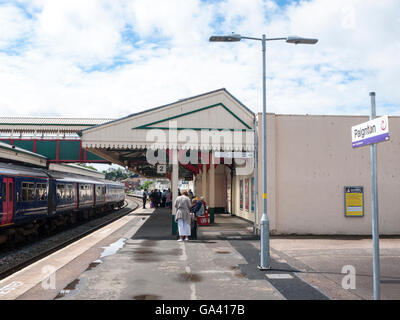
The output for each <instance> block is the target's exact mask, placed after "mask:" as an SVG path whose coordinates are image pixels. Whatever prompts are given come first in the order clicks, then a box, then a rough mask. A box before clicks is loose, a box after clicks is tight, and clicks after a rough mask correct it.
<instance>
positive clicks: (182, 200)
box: [174, 191, 192, 241]
mask: <svg viewBox="0 0 400 320" xmlns="http://www.w3.org/2000/svg"><path fill="white" fill-rule="evenodd" d="M174 206H175V208H176V214H175V221H176V223H177V224H178V232H179V239H178V241H183V237H185V240H186V241H187V240H189V236H190V229H191V219H192V217H191V215H190V208H191V206H192V204H191V202H190V199H189V195H188V192H187V191H183V193H182V195H181V196H179V197H177V198H176V200H175V204H174Z"/></svg>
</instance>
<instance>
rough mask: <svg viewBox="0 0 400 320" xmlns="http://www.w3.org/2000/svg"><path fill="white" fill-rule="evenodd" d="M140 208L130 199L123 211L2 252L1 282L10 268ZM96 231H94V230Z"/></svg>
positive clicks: (0, 263)
mask: <svg viewBox="0 0 400 320" xmlns="http://www.w3.org/2000/svg"><path fill="white" fill-rule="evenodd" d="M138 207H139V202H136V201H135V200H134V199H129V201H128V205H127V206H126V207H125V208H122V209H121V210H114V211H113V212H110V213H108V214H106V215H104V216H102V217H99V218H95V219H92V220H89V221H86V222H83V223H81V224H79V225H77V226H72V227H70V228H69V229H66V230H63V231H60V232H58V233H57V234H55V235H51V236H49V237H45V238H42V239H38V240H36V241H35V242H33V243H32V244H27V245H24V246H23V247H21V248H17V249H14V250H12V251H7V252H0V280H1V279H3V278H4V277H6V276H8V275H5V276H4V275H1V274H2V273H4V272H6V271H7V270H9V269H10V268H13V267H17V266H18V265H20V264H22V263H24V262H25V261H27V260H28V259H32V258H34V257H36V256H39V255H40V254H42V253H44V252H46V251H48V250H49V249H51V248H54V247H57V246H59V245H61V244H63V243H66V242H67V241H70V240H71V239H76V240H78V239H77V238H79V237H80V236H82V235H86V233H87V232H88V231H90V230H92V229H94V228H96V227H98V226H100V225H103V224H106V223H111V222H112V221H115V220H116V219H118V218H121V217H123V216H124V215H126V214H128V213H130V212H131V211H133V210H135V209H137V208H138ZM93 231H94V230H93Z"/></svg>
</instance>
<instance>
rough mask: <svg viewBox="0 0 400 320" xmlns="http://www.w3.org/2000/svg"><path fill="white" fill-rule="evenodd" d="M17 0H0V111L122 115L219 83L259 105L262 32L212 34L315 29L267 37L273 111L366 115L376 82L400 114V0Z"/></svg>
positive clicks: (381, 98)
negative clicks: (227, 38)
mask: <svg viewBox="0 0 400 320" xmlns="http://www.w3.org/2000/svg"><path fill="white" fill-rule="evenodd" d="M17 4H18V6H13V5H11V4H7V5H2V4H0V19H1V21H2V25H4V28H3V29H2V30H3V31H0V86H1V88H2V94H1V95H0V116H11V115H15V116H17V115H19V116H28V115H42V116H54V115H58V116H65V117H67V116H68V117H84V116H93V117H121V116H124V115H127V114H130V113H134V112H138V111H141V110H144V109H146V108H150V107H154V106H158V105H162V104H166V103H170V102H173V101H176V100H177V99H181V98H186V97H189V96H192V95H197V94H200V93H203V92H206V91H211V90H215V89H217V88H221V87H225V88H227V89H228V90H229V91H230V92H231V93H232V94H233V95H235V96H236V97H237V98H238V99H239V100H241V101H242V102H243V103H244V104H246V105H247V106H248V107H249V108H251V109H253V110H254V111H261V97H262V94H261V76H262V73H261V46H260V43H258V42H255V41H242V42H239V43H226V44H222V43H209V42H208V37H209V36H210V35H212V34H216V33H222V32H223V33H230V32H237V33H241V34H243V35H248V36H255V37H260V36H261V35H262V33H267V35H268V36H269V37H280V36H286V35H300V36H310V37H316V38H318V39H319V42H318V44H317V45H315V46H305V45H303V46H301V45H298V46H294V45H291V44H287V43H285V42H284V41H281V42H277V41H276V42H268V44H267V76H268V81H267V86H268V87H267V99H268V100H267V103H268V105H267V107H268V111H270V112H277V113H301V114H304V113H311V114H337V113H339V114H367V113H368V107H369V96H368V93H369V92H370V91H376V93H377V102H378V113H380V114H383V113H385V111H386V110H385V106H390V108H388V109H387V110H388V112H390V114H400V112H399V111H398V110H396V109H394V108H393V106H396V105H398V104H399V102H400V91H399V90H397V83H398V74H399V73H400V62H399V60H398V58H397V55H398V52H399V50H400V43H399V39H398V30H400V18H399V16H398V14H397V13H398V12H400V3H399V2H398V1H397V0H384V1H379V2H377V1H374V0H351V1H344V0H340V1H327V0H313V1H300V2H293V3H292V4H289V5H288V6H286V7H283V8H282V7H278V6H277V4H276V3H275V2H274V1H271V0H268V1H251V2H249V1H242V0H226V1H219V2H215V1H211V2H201V1H199V0H185V1H184V0H173V1H172V0H171V1H163V0H161V1H128V2H126V1H105V0H102V1H95V0H87V1H77V0H68V1H61V0H58V1H51V0H50V1H49V0H37V1H18V3H17ZM22 8H25V11H26V12H28V13H29V14H26V12H24V11H23V10H22ZM30 16H31V17H30ZM4 30H6V31H4ZM16 43H17V44H18V47H17V48H15V44H16ZM13 46H14V47H13ZM11 47H13V49H12V50H11V49H10V48H11ZM119 62H120V64H119ZM88 70H90V71H92V72H87V71H88ZM96 70H97V71H96ZM399 110H400V109H399Z"/></svg>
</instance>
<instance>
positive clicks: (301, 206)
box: [81, 89, 400, 235]
mask: <svg viewBox="0 0 400 320" xmlns="http://www.w3.org/2000/svg"><path fill="white" fill-rule="evenodd" d="M368 120H369V118H368V117H367V116H331V115H329V116H328V115H326V116H323V115H321V116H319V115H279V114H272V113H269V114H267V129H266V131H267V167H268V170H267V172H268V179H267V180H268V181H267V185H268V188H267V201H268V205H267V207H268V208H267V214H268V217H269V219H270V228H271V232H272V234H301V235H311V234H315V235H324V234H326V235H369V234H371V168H370V149H369V147H361V148H352V143H351V127H352V126H354V125H357V124H360V123H363V122H366V121H368ZM389 125H390V141H387V142H384V143H380V144H379V145H378V148H377V149H378V188H379V189H378V190H379V217H380V221H379V223H380V233H381V234H385V235H394V234H400V194H399V190H400V140H399V136H400V117H395V116H393V117H392V116H391V117H389ZM81 140H82V146H83V148H86V149H87V150H88V151H90V152H92V153H93V154H95V155H97V156H99V157H102V158H104V159H106V160H108V161H110V162H113V163H117V164H120V165H122V166H125V167H129V168H130V169H132V170H133V171H135V172H137V173H139V174H141V175H147V176H152V177H168V178H170V179H171V184H172V191H173V199H174V198H176V196H177V185H178V177H179V178H181V179H185V180H193V184H194V189H195V190H194V191H195V194H196V195H198V196H203V197H204V198H205V200H206V202H207V205H208V206H209V208H210V214H211V222H213V216H214V214H218V213H220V212H228V213H230V214H232V215H236V216H239V217H242V218H243V219H246V220H249V221H251V222H253V223H254V226H255V229H259V222H260V219H261V216H262V213H263V208H262V197H261V195H262V172H263V171H262V164H263V161H262V149H261V141H262V114H261V113H259V114H254V113H253V112H252V111H251V110H250V109H249V108H247V107H246V106H245V105H244V104H243V103H241V102H240V101H239V100H238V99H236V98H235V97H234V96H233V95H232V94H230V93H229V92H228V91H227V90H226V89H219V90H215V91H212V92H208V93H205V94H201V95H198V96H195V97H191V98H187V99H182V100H179V101H177V102H174V103H171V104H168V105H164V106H160V107H157V108H153V109H149V110H146V111H143V112H139V113H135V114H132V115H129V116H126V117H123V118H121V119H117V120H113V121H110V122H107V123H103V124H99V125H96V126H93V127H90V128H87V129H84V130H82V131H81ZM191 152H192V153H191ZM159 164H164V165H166V168H167V170H166V172H165V173H158V172H157V166H158V165H159ZM173 214H174V210H173ZM172 218H173V217H172Z"/></svg>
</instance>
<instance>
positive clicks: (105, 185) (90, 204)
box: [0, 163, 125, 243]
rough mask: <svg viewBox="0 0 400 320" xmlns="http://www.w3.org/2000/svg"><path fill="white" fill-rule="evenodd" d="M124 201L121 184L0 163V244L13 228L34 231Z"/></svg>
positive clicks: (105, 208)
mask: <svg viewBox="0 0 400 320" xmlns="http://www.w3.org/2000/svg"><path fill="white" fill-rule="evenodd" d="M124 201H125V189H124V185H123V184H120V183H117V182H114V181H108V180H102V179H96V178H93V177H87V176H83V175H77V174H69V173H62V172H57V171H50V170H45V169H39V168H31V167H25V166H21V165H14V164H8V163H0V243H1V242H4V241H5V240H6V239H7V237H8V236H9V235H10V234H13V232H15V231H12V230H13V229H14V230H15V229H16V227H20V229H26V230H27V229H29V228H33V229H35V228H36V229H37V227H38V226H41V225H43V224H44V223H47V222H48V220H54V221H55V220H56V219H57V218H58V217H61V218H64V220H65V218H66V217H67V218H68V219H70V220H71V221H76V220H77V219H78V217H80V216H84V217H87V216H89V215H91V214H92V213H94V212H102V211H105V210H107V209H111V208H115V207H121V206H122V205H123V204H124Z"/></svg>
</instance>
